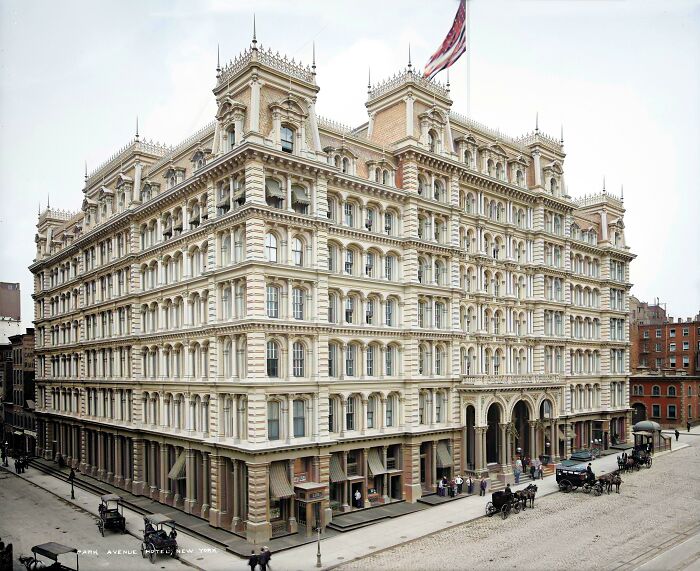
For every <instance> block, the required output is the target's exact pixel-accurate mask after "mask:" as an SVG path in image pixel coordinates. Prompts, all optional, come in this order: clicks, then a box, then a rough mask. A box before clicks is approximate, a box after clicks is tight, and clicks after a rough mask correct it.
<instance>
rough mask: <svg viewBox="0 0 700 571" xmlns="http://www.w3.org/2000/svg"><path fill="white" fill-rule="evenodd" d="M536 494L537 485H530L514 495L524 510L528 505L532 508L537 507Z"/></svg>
mask: <svg viewBox="0 0 700 571" xmlns="http://www.w3.org/2000/svg"><path fill="white" fill-rule="evenodd" d="M536 494H537V486H536V485H535V484H528V485H527V486H526V487H525V488H523V489H522V490H518V491H517V492H514V493H513V495H514V496H515V498H516V499H517V500H519V501H520V507H521V509H523V510H524V509H526V508H527V507H528V503H529V504H530V507H531V508H534V507H535V495H536Z"/></svg>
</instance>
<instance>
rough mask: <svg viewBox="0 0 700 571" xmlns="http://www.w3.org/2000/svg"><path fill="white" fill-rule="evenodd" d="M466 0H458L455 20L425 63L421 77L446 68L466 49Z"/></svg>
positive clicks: (432, 74)
mask: <svg viewBox="0 0 700 571" xmlns="http://www.w3.org/2000/svg"><path fill="white" fill-rule="evenodd" d="M466 4H467V3H466V0H460V2H459V8H458V9H457V15H456V16H455V21H454V22H453V23H452V27H451V28H450V31H449V32H448V33H447V36H446V37H445V39H444V40H443V42H442V45H441V46H440V48H439V49H438V51H436V52H435V53H434V54H433V55H432V56H431V57H430V59H429V60H428V63H427V64H425V70H424V71H423V77H427V78H428V79H432V78H433V77H435V76H436V75H437V74H438V73H439V72H441V71H442V70H443V69H447V68H448V67H450V66H451V65H452V64H453V63H455V62H456V61H457V60H458V59H459V56H461V55H462V54H463V53H464V52H465V51H467V45H466V39H467V30H466V24H467V9H466Z"/></svg>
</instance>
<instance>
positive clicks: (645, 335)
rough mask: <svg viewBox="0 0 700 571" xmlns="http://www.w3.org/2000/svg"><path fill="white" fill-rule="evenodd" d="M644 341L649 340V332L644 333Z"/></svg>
mask: <svg viewBox="0 0 700 571" xmlns="http://www.w3.org/2000/svg"><path fill="white" fill-rule="evenodd" d="M644 339H649V332H648V331H645V332H644Z"/></svg>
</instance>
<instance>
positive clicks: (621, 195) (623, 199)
mask: <svg viewBox="0 0 700 571" xmlns="http://www.w3.org/2000/svg"><path fill="white" fill-rule="evenodd" d="M620 200H621V201H622V202H624V201H625V185H624V184H621V185H620Z"/></svg>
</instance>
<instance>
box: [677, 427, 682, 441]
mask: <svg viewBox="0 0 700 571" xmlns="http://www.w3.org/2000/svg"><path fill="white" fill-rule="evenodd" d="M680 435H681V433H680V432H678V429H677V428H676V442H678V437H679V436H680Z"/></svg>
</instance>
